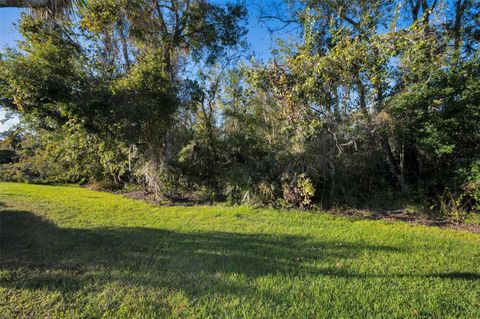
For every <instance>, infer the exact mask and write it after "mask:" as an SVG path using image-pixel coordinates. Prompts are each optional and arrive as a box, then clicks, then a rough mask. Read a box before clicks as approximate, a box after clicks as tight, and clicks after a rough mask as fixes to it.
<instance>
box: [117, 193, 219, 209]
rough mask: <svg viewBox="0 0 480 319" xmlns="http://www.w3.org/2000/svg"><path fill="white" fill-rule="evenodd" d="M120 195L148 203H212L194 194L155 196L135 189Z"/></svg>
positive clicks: (186, 204) (164, 204) (174, 204)
mask: <svg viewBox="0 0 480 319" xmlns="http://www.w3.org/2000/svg"><path fill="white" fill-rule="evenodd" d="M122 195H123V196H124V197H127V198H130V199H137V200H143V201H145V202H147V203H149V204H153V205H162V206H193V205H199V204H203V205H205V204H212V202H211V201H208V200H206V199H205V198H202V197H201V196H198V195H195V194H187V195H178V194H168V195H162V196H161V197H157V198H155V196H154V195H153V194H152V193H149V192H147V191H137V192H131V193H126V194H122Z"/></svg>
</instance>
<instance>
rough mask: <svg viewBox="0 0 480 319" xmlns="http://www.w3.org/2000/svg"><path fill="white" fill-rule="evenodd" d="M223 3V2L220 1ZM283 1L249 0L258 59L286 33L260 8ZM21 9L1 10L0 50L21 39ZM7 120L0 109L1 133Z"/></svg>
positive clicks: (252, 41)
mask: <svg viewBox="0 0 480 319" xmlns="http://www.w3.org/2000/svg"><path fill="white" fill-rule="evenodd" d="M220 2H223V1H220ZM280 3H281V0H272V1H255V0H248V1H247V8H248V12H249V19H248V29H249V33H248V35H247V40H248V42H249V43H250V45H251V47H252V49H253V50H254V53H255V57H256V59H261V60H266V59H268V57H269V56H270V52H271V49H272V46H273V45H274V43H275V40H274V39H275V38H278V37H284V36H285V33H282V32H277V33H274V34H273V35H272V34H271V33H270V32H269V30H268V28H267V26H266V25H265V24H263V23H259V22H258V17H259V12H260V6H263V7H264V8H265V9H266V10H268V9H271V8H272V7H275V5H279V4H280ZM21 12H22V11H21V10H20V9H16V8H0V49H3V48H5V47H7V46H10V47H13V46H15V43H16V41H18V40H20V39H21V36H20V34H19V33H18V32H17V30H16V27H15V23H16V22H17V21H18V19H19V17H20V14H21ZM4 118H5V112H4V111H3V110H1V109H0V132H2V131H5V130H7V129H8V128H10V127H11V126H12V125H13V124H14V123H16V120H15V119H14V120H10V121H8V122H6V123H1V120H2V119H4Z"/></svg>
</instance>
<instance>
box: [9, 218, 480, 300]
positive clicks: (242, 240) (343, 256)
mask: <svg viewBox="0 0 480 319" xmlns="http://www.w3.org/2000/svg"><path fill="white" fill-rule="evenodd" d="M365 251H369V253H371V254H376V253H382V254H384V253H395V252H398V249H396V248H392V247H387V246H373V245H365V244H360V243H358V244H351V243H345V242H332V241H317V240H313V239H312V238H309V237H302V236H286V235H282V236H279V235H262V234H241V233H228V232H198V233H181V232H173V231H168V230H161V229H150V228H139V227H136V228H93V229H73V228H59V227H57V226H56V225H54V224H52V223H51V222H49V221H47V220H45V219H42V218H40V217H38V216H36V215H34V214H33V213H31V212H27V211H13V210H7V211H3V212H1V213H0V254H1V256H0V257H1V263H0V270H8V273H9V274H10V275H9V276H8V277H6V278H1V280H0V286H4V287H16V288H20V287H21V288H28V289H52V290H60V291H71V290H76V289H81V288H82V287H83V286H84V285H85V284H87V283H88V282H89V281H96V282H123V283H127V284H134V285H138V286H145V287H160V288H167V289H176V290H182V291H184V292H185V293H187V294H188V295H190V296H201V295H204V294H211V293H221V294H245V293H248V290H249V289H253V288H252V286H249V287H245V286H241V287H238V286H235V284H232V283H231V282H227V281H225V276H224V275H225V274H227V275H228V274H238V275H242V276H245V277H246V278H247V279H252V280H253V279H256V278H258V277H260V276H264V275H268V274H288V275H291V276H308V275H313V276H340V277H346V278H350V277H368V275H364V274H361V275H360V274H355V273H352V272H348V271H345V270H342V269H338V268H337V267H335V266H332V265H335V264H336V263H337V262H339V261H341V260H348V259H353V258H356V257H357V256H358V255H359V254H362V253H364V252H365ZM218 274H222V275H220V276H219V275H218ZM433 276H436V277H445V278H459V279H478V276H479V275H478V274H469V275H465V274H464V275H463V276H461V275H459V276H458V277H455V276H454V275H453V274H435V275H433ZM372 277H375V276H372Z"/></svg>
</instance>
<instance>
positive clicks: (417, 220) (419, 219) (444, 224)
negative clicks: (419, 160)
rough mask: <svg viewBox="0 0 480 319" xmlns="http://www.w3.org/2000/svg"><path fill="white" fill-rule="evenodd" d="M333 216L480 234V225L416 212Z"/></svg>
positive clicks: (357, 212) (341, 212)
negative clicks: (440, 218)
mask: <svg viewBox="0 0 480 319" xmlns="http://www.w3.org/2000/svg"><path fill="white" fill-rule="evenodd" d="M329 213H331V214H333V215H340V216H347V217H357V218H363V219H370V220H390V221H402V222H408V223H412V224H417V225H424V226H435V227H441V228H446V229H455V230H463V231H468V232H471V233H477V234H480V225H478V224H465V223H455V222H452V221H450V220H435V219H431V218H428V217H426V216H423V215H419V214H418V213H416V212H412V211H405V210H401V209H399V210H392V211H374V212H370V211H364V210H354V209H351V210H335V211H331V212H329Z"/></svg>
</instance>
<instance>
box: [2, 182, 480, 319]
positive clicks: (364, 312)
mask: <svg viewBox="0 0 480 319" xmlns="http://www.w3.org/2000/svg"><path fill="white" fill-rule="evenodd" d="M0 202H1V203H0V205H1V207H0V209H1V213H0V218H1V229H0V231H1V232H0V235H1V243H0V244H1V247H0V248H1V267H0V317H1V318H3V317H5V318H18V317H26V318H45V317H65V318H72V317H82V318H97V317H105V318H113V317H120V318H122V317H123V318H132V317H137V318H151V317H156V318H165V317H167V318H168V317H200V318H205V317H211V318H218V317H221V318H315V317H325V318H334V317H335V318H338V317H379V318H393V317H399V318H405V317H429V318H445V317H451V318H460V317H464V318H479V317H480V236H479V235H474V234H469V233H464V232H458V231H453V230H441V229H438V228H431V227H430V228H428V227H422V226H414V225H411V224H406V223H400V222H385V221H367V220H359V219H349V218H339V217H332V216H330V215H326V214H316V213H305V212H294V211H279V210H263V209H262V210H260V209H251V208H247V207H220V206H213V207H210V206H195V207H153V206H150V205H148V204H146V203H144V202H141V201H134V200H129V199H126V198H123V197H121V196H119V195H113V194H107V193H100V192H93V191H90V190H86V189H82V188H76V187H61V186H39V185H26V184H10V183H0Z"/></svg>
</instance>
